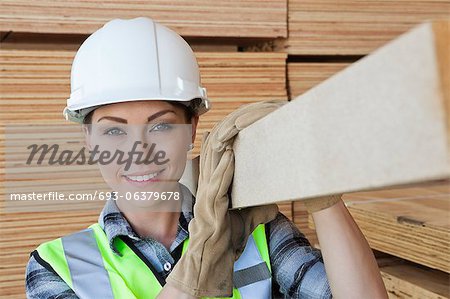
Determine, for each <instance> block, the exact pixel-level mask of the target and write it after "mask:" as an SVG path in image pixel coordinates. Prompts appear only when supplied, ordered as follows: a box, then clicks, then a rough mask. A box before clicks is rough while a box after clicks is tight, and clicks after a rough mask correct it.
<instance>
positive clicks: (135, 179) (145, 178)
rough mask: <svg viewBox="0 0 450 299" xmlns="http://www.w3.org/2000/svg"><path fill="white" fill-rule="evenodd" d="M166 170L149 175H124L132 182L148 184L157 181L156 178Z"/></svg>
mask: <svg viewBox="0 0 450 299" xmlns="http://www.w3.org/2000/svg"><path fill="white" fill-rule="evenodd" d="M164 170H166V169H165V168H164V169H163V170H160V171H157V172H153V173H148V174H145V175H124V177H125V178H126V179H127V180H129V181H132V182H147V181H153V180H155V177H157V176H158V175H159V174H160V173H162V172H163V171H164Z"/></svg>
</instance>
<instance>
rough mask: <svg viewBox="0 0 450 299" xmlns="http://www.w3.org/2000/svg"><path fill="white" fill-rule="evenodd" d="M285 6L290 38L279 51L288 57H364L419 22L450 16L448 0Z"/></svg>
mask: <svg viewBox="0 0 450 299" xmlns="http://www.w3.org/2000/svg"><path fill="white" fill-rule="evenodd" d="M288 6H289V11H288V28H289V35H288V38H287V39H286V40H281V41H280V43H279V44H278V48H279V49H280V50H284V51H287V52H288V53H289V54H291V55H362V54H367V53H370V52H372V50H374V49H376V48H378V47H380V46H382V45H383V44H385V43H386V42H387V41H389V40H391V39H393V38H395V37H396V36H398V35H400V34H402V33H404V32H405V31H407V30H409V29H410V28H411V27H413V26H414V25H416V24H418V23H421V22H424V21H427V20H430V19H434V20H435V19H441V18H449V16H450V13H449V12H450V2H449V1H447V0H439V1H427V0H413V1H356V0H343V1H334V0H306V1H296V0H289V2H288Z"/></svg>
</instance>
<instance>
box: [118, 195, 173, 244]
mask: <svg viewBox="0 0 450 299" xmlns="http://www.w3.org/2000/svg"><path fill="white" fill-rule="evenodd" d="M178 188H179V187H178ZM178 192H181V190H180V191H178ZM117 206H118V208H119V210H120V211H121V212H122V214H123V215H124V216H125V218H126V219H127V221H128V222H129V223H130V225H131V227H132V228H133V230H134V231H135V232H136V233H137V234H138V235H139V236H140V237H141V238H149V237H151V238H153V239H155V240H157V241H158V242H160V243H162V244H163V245H164V246H165V247H166V248H167V249H169V248H170V245H171V244H172V242H173V240H174V239H175V237H176V233H177V227H178V221H179V217H180V211H181V202H177V203H173V205H172V206H171V208H170V209H166V210H165V211H164V210H163V211H161V210H159V211H158V209H157V208H155V207H152V206H150V207H139V208H136V207H127V203H126V202H123V201H121V200H118V201H117Z"/></svg>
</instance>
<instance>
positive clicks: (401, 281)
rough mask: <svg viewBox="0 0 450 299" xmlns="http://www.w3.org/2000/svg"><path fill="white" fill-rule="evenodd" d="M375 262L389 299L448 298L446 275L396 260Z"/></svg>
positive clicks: (447, 277) (449, 277)
mask: <svg viewBox="0 0 450 299" xmlns="http://www.w3.org/2000/svg"><path fill="white" fill-rule="evenodd" d="M377 261H378V266H379V267H380V273H381V277H382V278H383V282H384V285H385V286H386V290H387V292H388V295H389V298H390V299H406V298H408V299H444V298H450V289H449V280H450V276H449V274H448V273H445V272H442V271H438V270H433V269H430V268H426V267H422V266H420V265H417V264H414V263H410V262H407V261H403V260H400V259H397V258H381V259H377Z"/></svg>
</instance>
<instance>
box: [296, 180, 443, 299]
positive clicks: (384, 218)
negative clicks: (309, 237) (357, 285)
mask: <svg viewBox="0 0 450 299" xmlns="http://www.w3.org/2000/svg"><path fill="white" fill-rule="evenodd" d="M342 199H343V200H344V203H345V205H346V206H347V208H348V210H349V211H350V213H351V215H352V216H353V218H354V219H355V221H356V223H357V224H358V226H359V228H360V229H361V231H362V233H363V234H364V236H365V237H366V239H367V241H368V242H369V245H370V247H371V248H373V249H375V250H376V251H379V252H381V254H380V253H378V254H376V256H378V258H377V260H378V262H379V267H380V270H381V274H382V277H383V280H384V282H385V285H386V289H387V290H388V292H389V295H390V298H418V299H419V298H436V299H437V298H450V289H449V285H448V283H449V281H450V275H449V273H450V255H449V252H450V181H448V180H443V181H436V182H429V183H422V184H416V185H414V186H409V187H402V188H399V187H398V188H389V189H382V190H377V191H367V192H355V193H346V194H344V196H343V197H342ZM295 207H296V204H294V209H295ZM294 219H295V215H294ZM309 226H310V228H311V229H313V228H314V222H313V220H312V217H309ZM383 253H384V254H383ZM386 254H387V255H386ZM380 256H381V257H380Z"/></svg>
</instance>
